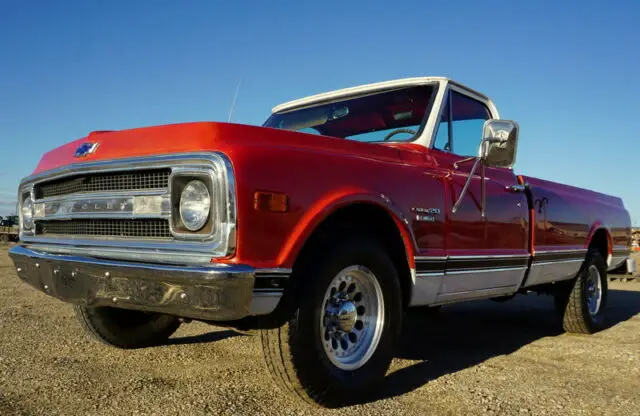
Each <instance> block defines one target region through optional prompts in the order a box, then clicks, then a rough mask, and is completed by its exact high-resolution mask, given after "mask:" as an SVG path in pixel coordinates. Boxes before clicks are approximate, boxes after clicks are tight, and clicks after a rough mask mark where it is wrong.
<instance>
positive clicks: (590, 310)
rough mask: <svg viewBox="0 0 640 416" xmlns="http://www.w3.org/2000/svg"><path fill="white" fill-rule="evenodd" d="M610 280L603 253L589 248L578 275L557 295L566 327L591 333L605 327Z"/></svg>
mask: <svg viewBox="0 0 640 416" xmlns="http://www.w3.org/2000/svg"><path fill="white" fill-rule="evenodd" d="M607 283H608V281H607V271H606V263H605V261H604V259H603V258H602V255H601V254H600V253H599V252H598V251H595V250H591V251H589V253H588V254H587V258H586V260H585V262H584V264H583V265H582V268H581V269H580V271H579V272H578V276H577V277H576V278H575V279H573V280H572V281H570V282H568V283H567V284H566V285H565V286H564V287H563V288H562V289H560V290H559V291H558V292H557V293H556V295H555V301H556V308H557V310H558V313H559V315H560V317H561V319H562V326H563V328H564V330H565V331H567V332H574V333H580V334H592V333H594V332H597V331H599V330H601V329H602V328H604V325H605V314H604V312H605V307H606V304H607V291H608V286H607Z"/></svg>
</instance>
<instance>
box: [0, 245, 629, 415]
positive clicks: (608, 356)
mask: <svg viewBox="0 0 640 416" xmlns="http://www.w3.org/2000/svg"><path fill="white" fill-rule="evenodd" d="M610 317H611V322H610V324H611V325H610V327H609V328H608V329H607V330H605V331H603V332H601V333H598V334H596V335H593V336H576V335H567V334H563V333H562V332H561V331H560V329H559V327H558V325H557V323H556V321H555V319H554V314H553V309H552V301H551V298H548V297H543V296H540V297H539V296H534V295H532V296H519V297H517V298H516V299H514V300H512V301H510V302H507V303H495V302H490V301H487V302H474V303H468V304H462V305H456V306H450V307H446V308H443V309H442V311H441V314H440V316H439V317H438V318H436V319H425V318H424V317H420V316H418V315H417V314H413V315H412V316H410V317H409V320H408V323H407V327H406V330H405V331H404V335H403V337H404V339H403V343H402V344H403V348H402V349H401V350H400V351H399V352H398V356H397V359H395V360H394V363H393V366H392V369H391V370H390V372H389V374H388V376H387V380H386V383H385V388H384V391H383V392H382V393H381V394H380V395H379V397H378V399H377V400H374V401H372V402H369V403H363V404H362V405H358V406H354V407H353V408H350V409H340V410H314V409H311V408H309V407H306V406H304V405H300V404H299V403H297V402H295V401H291V400H289V399H287V398H285V397H283V396H282V394H280V392H279V391H278V390H277V389H276V388H275V387H274V385H273V383H272V382H271V380H270V379H269V375H268V374H267V373H266V371H265V368H264V366H263V361H262V355H261V351H260V346H259V340H258V339H257V338H256V337H250V336H241V335H236V334H235V333H233V332H231V331H228V330H224V329H221V328H216V327H211V326H207V325H204V324H189V325H184V326H182V327H181V328H180V330H179V331H178V332H177V333H176V334H175V335H174V337H173V338H172V339H171V340H170V342H169V343H168V344H167V345H164V346H162V347H158V348H150V349H143V350H135V351H120V350H116V349H112V348H108V347H105V346H102V345H100V344H98V343H96V342H94V341H92V340H89V339H88V338H86V337H85V336H84V334H83V333H82V332H81V330H80V328H79V326H78V325H77V324H76V322H75V319H74V316H73V314H72V311H71V308H70V307H69V306H68V305H65V304H63V303H62V302H59V301H57V300H54V299H52V298H50V297H47V296H45V295H44V294H42V293H40V292H37V291H36V290H34V289H32V288H30V287H28V286H26V285H25V284H22V283H20V282H19V281H18V279H17V277H16V275H15V273H14V271H13V268H12V266H11V263H10V261H9V258H8V256H7V248H6V246H1V247H0V415H3V416H8V415H14V414H22V415H31V414H43V415H44V414H46V415H91V414H100V415H102V414H108V415H121V414H134V415H142V414H145V415H147V414H148V415H154V414H155V415H173V414H189V415H192V414H193V415H198V414H246V415H259V414H265V415H271V414H283V415H284V414H286V415H290V414H297V415H302V414H316V413H318V414H333V413H335V414H344V412H345V410H348V411H349V412H350V413H352V414H363V415H374V414H407V415H409V414H419V415H428V414H438V415H443V414H445V415H446V414H450V415H460V414H480V413H485V414H509V415H512V414H514V415H515V414H517V415H523V414H535V415H542V414H547V415H555V414H562V415H574V414H576V415H577V414H580V415H584V414H589V415H591V414H593V415H601V414H618V415H640V283H636V282H628V283H618V282H615V283H612V284H611V290H610ZM356 412H357V413H356Z"/></svg>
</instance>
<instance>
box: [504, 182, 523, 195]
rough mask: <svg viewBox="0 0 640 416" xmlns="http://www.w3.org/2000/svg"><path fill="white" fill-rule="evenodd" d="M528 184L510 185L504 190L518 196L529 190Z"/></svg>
mask: <svg viewBox="0 0 640 416" xmlns="http://www.w3.org/2000/svg"><path fill="white" fill-rule="evenodd" d="M527 187H528V184H524V185H509V186H505V188H504V190H505V191H507V192H511V193H513V194H517V193H519V192H525V191H526V190H527Z"/></svg>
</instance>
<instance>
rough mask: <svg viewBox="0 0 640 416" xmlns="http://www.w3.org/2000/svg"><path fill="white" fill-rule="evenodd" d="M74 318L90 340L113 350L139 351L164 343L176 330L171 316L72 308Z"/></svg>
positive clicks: (107, 309)
mask: <svg viewBox="0 0 640 416" xmlns="http://www.w3.org/2000/svg"><path fill="white" fill-rule="evenodd" d="M74 309H75V312H76V317H77V318H78V321H79V322H80V325H81V326H82V327H83V328H84V330H85V332H87V334H89V335H90V336H91V337H92V338H94V339H96V340H98V341H100V342H102V343H103V344H106V345H110V346H112V347H117V348H126V349H129V348H143V347H151V346H155V345H159V344H161V343H163V342H165V341H166V340H167V339H168V338H169V337H170V336H171V335H172V334H173V333H174V332H175V331H176V330H177V329H178V327H179V326H180V320H179V319H178V318H176V317H175V316H170V315H163V314H159V313H149V312H142V311H133V310H128V309H120V308H113V307H108V306H104V307H88V306H83V305H74Z"/></svg>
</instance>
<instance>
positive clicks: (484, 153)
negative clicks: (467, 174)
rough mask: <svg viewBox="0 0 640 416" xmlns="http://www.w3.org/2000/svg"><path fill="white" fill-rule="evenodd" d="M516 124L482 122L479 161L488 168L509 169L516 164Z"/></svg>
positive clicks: (500, 121)
mask: <svg viewBox="0 0 640 416" xmlns="http://www.w3.org/2000/svg"><path fill="white" fill-rule="evenodd" d="M518 130H519V127H518V123H516V122H515V121H512V120H496V119H491V120H487V121H485V122H484V127H483V129H482V142H481V143H480V152H479V153H480V159H482V162H483V163H484V164H485V165H487V166H490V167H495V168H511V167H513V165H514V163H515V162H516V150H517V148H518Z"/></svg>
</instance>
